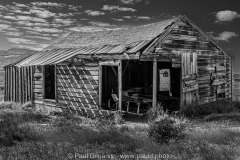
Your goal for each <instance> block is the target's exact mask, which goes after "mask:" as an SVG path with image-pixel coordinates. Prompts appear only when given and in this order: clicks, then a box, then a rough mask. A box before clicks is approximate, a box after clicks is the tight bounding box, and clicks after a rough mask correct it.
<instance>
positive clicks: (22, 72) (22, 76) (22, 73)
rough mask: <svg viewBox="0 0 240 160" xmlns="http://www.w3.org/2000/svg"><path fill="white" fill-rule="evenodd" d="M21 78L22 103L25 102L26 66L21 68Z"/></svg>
mask: <svg viewBox="0 0 240 160" xmlns="http://www.w3.org/2000/svg"><path fill="white" fill-rule="evenodd" d="M21 80H22V103H24V98H25V94H24V93H25V92H24V67H22V68H21Z"/></svg>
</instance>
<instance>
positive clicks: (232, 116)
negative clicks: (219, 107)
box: [204, 113, 240, 121]
mask: <svg viewBox="0 0 240 160" xmlns="http://www.w3.org/2000/svg"><path fill="white" fill-rule="evenodd" d="M204 120H205V121H219V120H221V121H224V120H230V121H240V113H228V114H211V115H208V116H206V117H205V118H204Z"/></svg>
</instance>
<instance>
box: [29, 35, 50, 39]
mask: <svg viewBox="0 0 240 160" xmlns="http://www.w3.org/2000/svg"><path fill="white" fill-rule="evenodd" d="M25 37H27V38H34V39H43V40H52V38H51V37H43V36H30V35H27V36H25Z"/></svg>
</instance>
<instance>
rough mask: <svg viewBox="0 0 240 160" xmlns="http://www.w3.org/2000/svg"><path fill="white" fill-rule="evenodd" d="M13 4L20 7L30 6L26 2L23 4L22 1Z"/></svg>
mask: <svg viewBox="0 0 240 160" xmlns="http://www.w3.org/2000/svg"><path fill="white" fill-rule="evenodd" d="M13 4H14V5H15V6H16V7H20V8H23V7H24V8H28V6H27V5H26V4H21V3H16V2H13Z"/></svg>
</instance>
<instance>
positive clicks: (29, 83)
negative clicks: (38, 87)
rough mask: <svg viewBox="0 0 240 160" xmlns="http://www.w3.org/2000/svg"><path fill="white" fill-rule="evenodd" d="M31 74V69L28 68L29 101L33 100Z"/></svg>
mask: <svg viewBox="0 0 240 160" xmlns="http://www.w3.org/2000/svg"><path fill="white" fill-rule="evenodd" d="M30 77H31V74H30V67H27V79H28V101H30V100H31V89H30V88H31V78H30Z"/></svg>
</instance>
